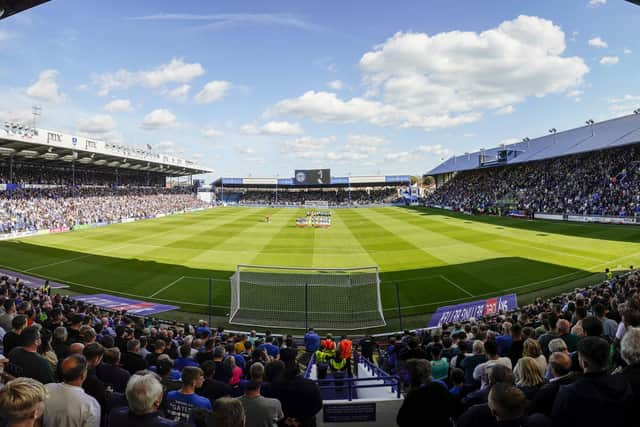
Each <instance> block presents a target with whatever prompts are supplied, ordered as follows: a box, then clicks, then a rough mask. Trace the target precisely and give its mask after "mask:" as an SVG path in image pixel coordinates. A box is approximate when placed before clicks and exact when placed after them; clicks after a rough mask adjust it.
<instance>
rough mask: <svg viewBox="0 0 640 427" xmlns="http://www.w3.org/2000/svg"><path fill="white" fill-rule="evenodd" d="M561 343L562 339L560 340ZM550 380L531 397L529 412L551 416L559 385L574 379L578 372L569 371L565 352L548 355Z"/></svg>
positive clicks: (569, 366)
mask: <svg viewBox="0 0 640 427" xmlns="http://www.w3.org/2000/svg"><path fill="white" fill-rule="evenodd" d="M560 341H561V342H562V343H563V344H564V341H562V340H560ZM549 367H550V371H551V376H552V378H551V380H549V383H548V384H545V385H543V386H542V387H541V388H540V390H538V393H536V395H535V396H534V398H533V401H532V404H531V413H541V414H543V415H545V416H547V417H551V410H552V408H553V402H554V401H555V399H556V395H557V394H558V391H559V390H560V387H562V386H565V385H569V384H571V383H573V382H574V381H576V379H577V378H578V374H577V373H576V372H573V371H571V357H569V354H568V353H565V352H556V353H552V354H551V356H550V357H549Z"/></svg>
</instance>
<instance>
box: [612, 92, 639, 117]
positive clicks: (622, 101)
mask: <svg viewBox="0 0 640 427" xmlns="http://www.w3.org/2000/svg"><path fill="white" fill-rule="evenodd" d="M638 107H640V95H629V94H626V95H624V96H623V97H622V98H611V99H609V110H610V111H611V112H612V113H615V114H630V113H631V112H632V111H634V110H635V109H636V108H638Z"/></svg>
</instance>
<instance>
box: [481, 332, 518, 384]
mask: <svg viewBox="0 0 640 427" xmlns="http://www.w3.org/2000/svg"><path fill="white" fill-rule="evenodd" d="M484 353H485V354H486V355H487V361H486V362H484V363H481V364H479V365H478V366H476V367H475V369H474V370H473V379H474V380H480V383H481V388H485V387H486V386H487V374H488V369H487V368H490V367H491V366H495V365H503V366H506V367H507V368H509V369H513V367H512V365H511V359H509V358H508V357H500V356H498V344H497V343H496V341H495V340H493V339H489V340H487V342H485V343H484Z"/></svg>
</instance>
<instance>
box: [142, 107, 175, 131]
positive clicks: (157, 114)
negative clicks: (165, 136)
mask: <svg viewBox="0 0 640 427" xmlns="http://www.w3.org/2000/svg"><path fill="white" fill-rule="evenodd" d="M176 125H177V123H176V116H174V115H173V113H171V111H169V110H166V109H163V108H161V109H157V110H153V111H152V112H150V113H149V114H147V115H146V116H145V117H144V120H143V121H142V128H143V129H147V130H155V129H163V128H170V127H175V126H176Z"/></svg>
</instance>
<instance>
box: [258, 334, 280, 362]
mask: <svg viewBox="0 0 640 427" xmlns="http://www.w3.org/2000/svg"><path fill="white" fill-rule="evenodd" d="M258 349H260V350H265V351H266V352H267V354H268V355H269V356H270V357H273V358H274V359H278V358H279V357H280V349H279V348H278V346H277V345H273V337H272V336H268V337H266V338H265V343H264V344H260V345H259V346H258Z"/></svg>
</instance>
